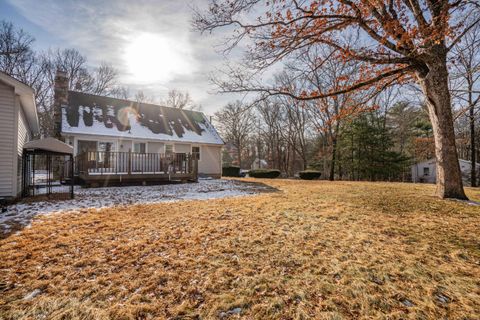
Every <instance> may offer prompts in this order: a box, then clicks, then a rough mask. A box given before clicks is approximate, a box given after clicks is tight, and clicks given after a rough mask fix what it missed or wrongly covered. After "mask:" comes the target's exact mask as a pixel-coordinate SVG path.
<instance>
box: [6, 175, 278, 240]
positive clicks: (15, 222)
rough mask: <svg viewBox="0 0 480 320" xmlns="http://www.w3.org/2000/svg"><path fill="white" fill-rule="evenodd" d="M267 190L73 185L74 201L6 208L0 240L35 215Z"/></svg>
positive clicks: (223, 185) (223, 183)
mask: <svg viewBox="0 0 480 320" xmlns="http://www.w3.org/2000/svg"><path fill="white" fill-rule="evenodd" d="M269 188H270V187H267V186H264V185H260V184H253V183H244V182H241V181H235V180H219V179H211V180H199V182H198V183H185V184H166V185H157V186H129V187H108V188H90V189H86V188H81V187H78V186H76V187H75V199H71V200H61V201H39V202H32V203H17V204H14V205H11V206H8V207H7V211H6V212H4V213H0V238H1V236H2V235H6V234H9V233H10V232H11V231H12V230H13V229H19V228H21V227H23V226H27V225H28V224H29V223H30V221H31V220H32V218H33V217H34V216H36V215H40V214H50V213H55V212H65V211H76V210H80V209H86V208H97V209H100V208H104V207H113V206H121V205H131V204H146V203H160V202H168V201H170V202H171V201H181V200H204V199H217V198H226V197H238V196H245V195H253V194H256V193H259V192H262V191H269Z"/></svg>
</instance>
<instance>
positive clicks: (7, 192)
mask: <svg viewBox="0 0 480 320" xmlns="http://www.w3.org/2000/svg"><path fill="white" fill-rule="evenodd" d="M38 132H39V125H38V117H37V108H36V106H35V96H34V91H33V89H32V88H31V87H29V86H27V85H26V84H24V83H22V82H20V81H18V80H16V79H14V78H12V77H10V76H9V75H7V74H5V73H3V72H0V199H13V198H16V197H17V196H19V194H20V192H21V187H22V183H21V181H22V152H23V145H24V144H25V143H26V142H28V141H30V140H31V138H32V136H33V135H34V134H37V133H38Z"/></svg>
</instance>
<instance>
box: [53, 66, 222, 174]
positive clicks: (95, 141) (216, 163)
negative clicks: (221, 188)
mask: <svg viewBox="0 0 480 320" xmlns="http://www.w3.org/2000/svg"><path fill="white" fill-rule="evenodd" d="M67 83H68V79H67V78H66V76H65V74H64V73H62V72H59V73H57V77H56V84H55V108H56V114H55V121H56V130H57V132H58V135H59V136H60V137H61V138H62V140H64V141H65V142H66V143H68V144H70V145H71V146H73V148H74V155H75V156H76V157H78V156H81V155H82V154H87V153H88V156H87V157H88V159H86V161H87V163H88V168H87V169H86V170H88V172H89V173H90V175H92V174H94V173H95V174H106V173H109V174H111V175H113V174H116V175H124V176H125V177H126V174H127V171H128V174H129V176H132V175H133V174H137V175H139V174H141V173H142V174H144V175H143V176H142V177H140V176H138V178H139V179H140V180H141V179H144V177H145V174H150V175H152V178H153V175H155V176H157V177H158V176H159V175H161V174H164V175H166V174H167V173H168V174H169V176H170V174H172V172H174V173H180V172H184V171H185V172H186V171H188V169H186V168H185V166H186V165H187V164H186V162H185V159H187V155H191V154H195V157H196V159H198V174H199V175H204V176H210V177H214V178H219V177H220V176H221V172H222V166H221V163H222V160H221V157H222V152H221V149H222V146H223V141H222V139H221V138H220V136H219V134H218V133H217V131H216V130H215V128H214V127H213V126H212V124H211V123H210V122H209V121H208V119H207V117H206V116H205V115H204V114H203V113H202V112H198V111H191V110H183V109H176V108H169V107H164V106H160V105H154V104H147V103H137V102H135V101H129V100H123V99H115V98H111V97H105V96H97V95H91V94H86V93H81V92H76V91H69V90H68V86H67ZM165 159H167V160H168V161H166V160H165ZM172 166H173V167H172ZM80 169H82V168H80ZM111 178H112V179H113V178H114V177H111ZM120 179H121V178H120Z"/></svg>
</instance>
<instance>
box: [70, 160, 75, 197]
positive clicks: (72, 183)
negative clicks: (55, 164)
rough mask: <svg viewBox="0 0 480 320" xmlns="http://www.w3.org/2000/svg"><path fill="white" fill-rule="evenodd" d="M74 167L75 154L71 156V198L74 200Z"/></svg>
mask: <svg viewBox="0 0 480 320" xmlns="http://www.w3.org/2000/svg"><path fill="white" fill-rule="evenodd" d="M73 170H74V166H73V154H71V155H70V198H71V199H73V197H74V194H73V188H74V187H73V186H74V181H73V180H74V178H75V173H74V172H73Z"/></svg>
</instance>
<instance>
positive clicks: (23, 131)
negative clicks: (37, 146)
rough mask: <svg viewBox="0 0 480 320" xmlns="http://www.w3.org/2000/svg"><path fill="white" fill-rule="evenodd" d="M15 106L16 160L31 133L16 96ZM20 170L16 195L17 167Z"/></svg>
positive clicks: (20, 155) (20, 180) (20, 177)
mask: <svg viewBox="0 0 480 320" xmlns="http://www.w3.org/2000/svg"><path fill="white" fill-rule="evenodd" d="M16 108H17V112H18V142H17V157H18V158H17V161H18V159H21V158H22V153H23V145H24V144H25V143H26V142H28V141H30V140H31V139H32V134H31V132H30V129H29V126H28V122H27V119H26V117H25V113H24V112H23V108H22V107H21V106H20V102H19V100H18V98H17V99H16ZM15 167H16V168H18V164H17V166H15ZM18 169H19V170H20V171H19V172H16V175H17V188H16V190H17V195H18V194H20V192H21V191H22V171H21V170H22V167H21V166H20V168H18Z"/></svg>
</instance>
